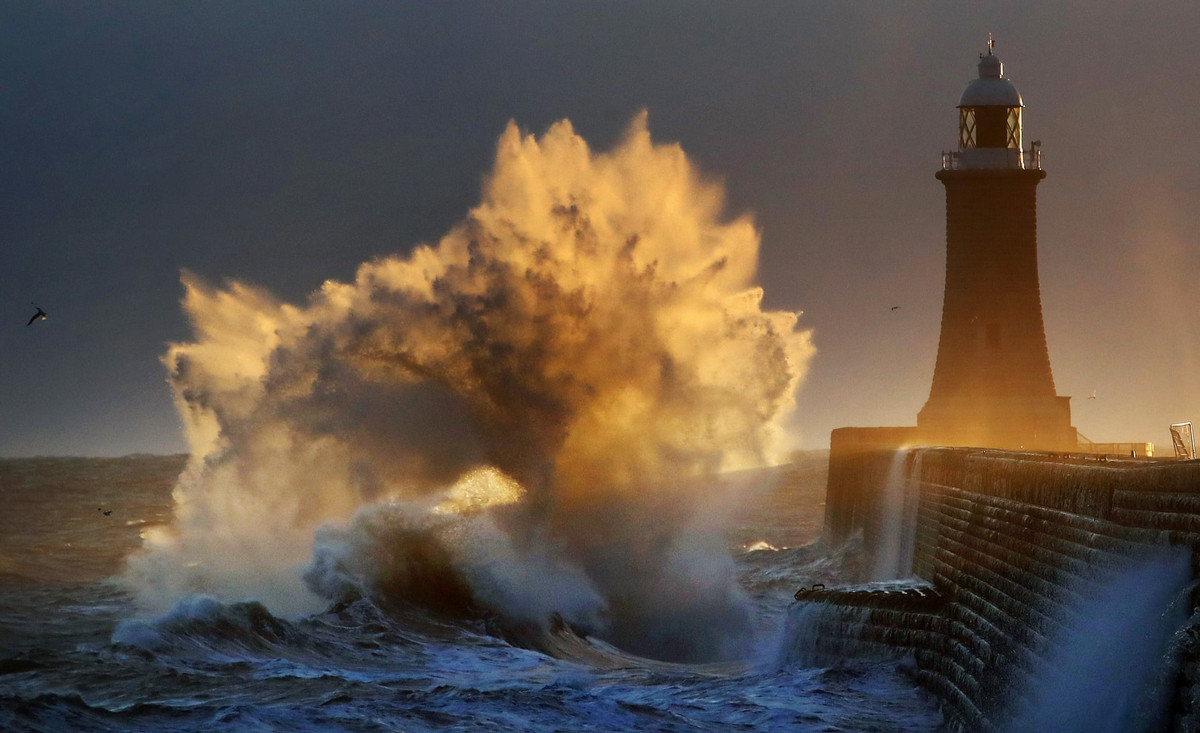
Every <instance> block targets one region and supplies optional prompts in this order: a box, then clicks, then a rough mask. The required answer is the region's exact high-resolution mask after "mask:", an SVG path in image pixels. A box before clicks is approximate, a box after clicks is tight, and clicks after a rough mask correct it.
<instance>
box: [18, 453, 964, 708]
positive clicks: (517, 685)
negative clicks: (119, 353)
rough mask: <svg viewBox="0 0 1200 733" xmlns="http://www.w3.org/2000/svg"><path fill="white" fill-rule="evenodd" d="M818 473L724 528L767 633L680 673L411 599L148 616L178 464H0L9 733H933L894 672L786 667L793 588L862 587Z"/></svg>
mask: <svg viewBox="0 0 1200 733" xmlns="http://www.w3.org/2000/svg"><path fill="white" fill-rule="evenodd" d="M825 462H826V457H825V456H824V455H823V454H813V455H808V456H804V457H802V458H801V459H800V460H799V461H798V462H797V463H795V464H792V465H791V466H788V467H782V468H779V469H772V470H770V471H766V472H762V473H761V474H760V475H759V476H758V477H757V478H755V479H754V482H755V488H754V490H753V492H752V493H751V494H750V496H751V498H752V500H751V501H747V502H745V504H744V506H742V507H741V510H740V511H739V513H738V515H737V517H736V520H737V521H736V522H735V523H734V525H733V526H732V527H731V528H730V529H729V531H728V533H727V536H728V545H729V551H730V553H731V554H732V556H733V557H734V560H735V562H736V563H737V567H738V571H739V577H740V579H741V584H742V587H743V588H744V589H745V591H746V592H747V594H748V596H749V597H750V598H751V599H752V605H753V613H754V617H755V626H756V629H757V635H756V637H755V639H754V641H753V643H752V644H750V645H749V646H748V648H747V649H746V651H745V654H744V655H743V656H744V658H743V659H741V660H739V661H733V662H723V663H719V664H718V663H710V664H679V663H668V662H661V661H655V660H650V659H645V658H640V657H637V656H634V655H631V654H629V653H626V652H623V651H622V650H620V649H617V648H615V647H613V646H611V645H609V644H607V643H605V642H603V641H601V640H599V639H596V638H593V637H587V636H584V635H582V632H580V633H577V631H578V630H573V629H571V628H570V627H568V626H567V625H566V624H562V623H556V622H554V621H553V620H551V621H550V622H549V624H548V627H547V628H521V627H519V626H513V625H505V624H497V623H496V622H495V619H492V618H488V617H487V616H485V615H477V616H471V615H470V614H466V615H464V614H462V613H456V614H442V613H439V612H438V611H436V610H433V609H432V608H431V607H430V606H429V605H414V604H410V603H406V602H405V600H404V599H403V598H400V599H396V598H393V599H390V600H391V601H392V602H390V603H386V604H379V605H377V604H376V603H375V602H372V600H369V599H366V598H358V599H347V600H344V601H342V602H339V603H334V604H331V605H330V606H329V607H328V608H327V609H326V610H325V611H324V612H321V613H317V614H312V615H308V616H303V617H298V618H283V617H279V616H276V615H273V614H272V613H271V612H270V611H269V610H268V609H267V608H266V607H265V606H263V605H262V604H260V603H259V602H257V601H256V600H255V599H253V598H248V599H246V600H244V601H242V602H237V603H223V602H219V601H217V600H214V599H213V598H210V597H206V596H191V597H186V598H184V599H182V600H180V601H179V602H178V603H177V604H176V605H175V607H174V608H173V609H172V610H171V611H170V612H168V613H166V614H164V615H160V616H156V617H147V616H143V615H139V611H138V609H137V607H136V606H135V601H134V596H133V594H132V593H131V592H130V590H129V588H128V587H127V585H126V584H125V583H124V582H122V581H121V575H122V573H123V571H124V567H125V559H126V557H127V556H128V555H129V554H130V553H132V552H136V551H137V550H138V548H139V547H140V545H141V539H140V538H141V533H142V532H144V531H145V530H147V529H148V528H151V527H155V526H160V525H165V524H168V523H169V522H170V521H171V517H172V511H173V508H172V499H171V488H172V486H173V484H174V481H175V478H176V477H177V476H178V474H179V472H180V470H181V469H182V467H183V458H182V457H161V456H134V457H126V458H118V459H77V458H65V459H64V458H37V459H20V460H6V461H0V498H2V499H3V502H2V506H3V511H2V512H0V730H4V731H9V730H13V731H24V730H32V731H76V730H81V731H82V730H147V731H151V730H152V731H159V730H169V731H191V730H213V729H224V730H250V731H276V730H279V731H326V730H334V731H340V730H346V731H425V730H446V729H452V730H545V731H552V730H553V731H575V730H594V731H626V730H655V731H658V730H664V731H691V730H705V731H728V730H799V731H924V730H936V729H937V728H938V726H939V725H940V723H941V716H940V714H939V713H938V712H937V707H936V703H935V702H934V701H933V699H932V698H930V697H929V696H928V695H926V694H925V693H923V692H922V691H920V690H919V689H917V688H916V687H915V686H914V685H913V684H912V682H911V681H910V680H909V679H908V678H907V677H906V676H905V675H904V674H903V672H902V671H901V670H899V669H898V668H897V665H896V663H894V662H891V663H875V664H871V663H862V664H848V665H846V666H842V667H839V668H837V669H829V668H819V667H805V666H801V665H800V664H797V663H794V662H791V663H789V662H783V661H781V660H784V659H787V655H786V649H787V648H788V645H789V643H790V642H789V639H787V638H786V636H785V634H784V631H783V629H784V617H785V614H786V609H787V606H788V604H789V602H790V601H791V597H792V594H793V593H794V591H795V590H796V589H797V588H798V587H800V586H802V585H811V584H812V583H814V582H825V583H833V582H836V581H837V580H839V579H840V578H843V577H846V576H847V575H848V574H851V573H853V572H857V570H856V569H855V568H854V564H855V562H856V557H855V556H854V554H853V553H852V552H848V551H845V550H838V551H830V550H829V549H828V548H825V547H823V546H822V545H821V544H820V543H818V542H817V539H818V537H819V534H820V526H821V522H822V518H823V517H822V515H823V511H824V507H823V503H822V502H823V496H824V487H825ZM108 512H111V513H108ZM375 600H376V601H378V599H375ZM381 606H383V607H381ZM384 607H386V608H384Z"/></svg>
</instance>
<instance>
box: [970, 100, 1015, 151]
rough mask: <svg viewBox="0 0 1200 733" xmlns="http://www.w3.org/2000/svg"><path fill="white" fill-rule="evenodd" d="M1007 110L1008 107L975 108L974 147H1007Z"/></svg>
mask: <svg viewBox="0 0 1200 733" xmlns="http://www.w3.org/2000/svg"><path fill="white" fill-rule="evenodd" d="M1008 110H1009V108H1008V107H976V108H975V144H976V147H980V148H1004V147H1008Z"/></svg>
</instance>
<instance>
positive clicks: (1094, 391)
mask: <svg viewBox="0 0 1200 733" xmlns="http://www.w3.org/2000/svg"><path fill="white" fill-rule="evenodd" d="M1088 399H1089V400H1094V399H1096V390H1094V389H1093V390H1092V396H1091V397H1088Z"/></svg>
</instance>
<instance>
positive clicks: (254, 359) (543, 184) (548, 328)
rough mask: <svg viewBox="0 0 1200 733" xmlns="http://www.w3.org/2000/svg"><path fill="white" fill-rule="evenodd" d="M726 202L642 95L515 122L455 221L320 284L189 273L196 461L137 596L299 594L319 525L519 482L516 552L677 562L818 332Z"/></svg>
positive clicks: (786, 399)
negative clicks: (592, 142) (526, 127)
mask: <svg viewBox="0 0 1200 733" xmlns="http://www.w3.org/2000/svg"><path fill="white" fill-rule="evenodd" d="M723 206H724V196H723V191H722V189H721V186H720V185H718V184H716V183H712V182H708V181H705V180H704V179H702V177H701V176H700V175H699V173H698V172H697V171H696V169H695V168H694V167H693V166H692V164H691V163H690V162H689V161H688V159H687V157H686V156H685V155H684V153H683V151H682V150H681V149H680V147H679V146H677V145H656V144H654V143H653V142H652V141H651V139H650V134H649V132H648V130H647V128H646V118H645V115H644V114H643V115H640V116H638V117H637V118H635V120H634V121H633V123H632V124H631V125H630V128H629V130H628V131H627V133H626V135H625V137H624V139H623V140H622V141H621V143H620V144H618V145H617V146H616V148H615V149H614V150H612V151H611V152H607V153H596V152H593V151H592V150H590V149H589V147H588V145H587V143H586V142H585V141H584V140H583V139H582V138H580V137H579V136H578V135H576V134H575V132H574V130H573V129H572V127H571V124H570V123H569V122H567V121H563V122H559V123H557V124H555V125H553V126H552V127H551V128H550V129H549V130H548V131H547V132H546V133H545V134H544V135H542V136H541V137H535V136H532V135H523V134H522V133H521V132H520V131H519V130H518V129H517V127H516V125H514V124H510V125H509V126H508V128H507V129H506V130H505V131H504V133H503V135H501V137H500V140H499V143H498V145H497V151H496V161H495V166H494V168H493V171H492V173H491V174H490V176H488V178H487V179H486V182H485V184H484V187H483V195H482V200H481V202H480V204H479V205H478V206H477V207H475V208H474V209H472V210H471V211H470V213H469V215H468V216H467V218H466V219H465V220H464V221H463V222H462V223H460V224H459V225H457V226H456V227H454V228H453V229H452V230H451V231H450V232H449V233H448V234H446V235H445V236H444V237H443V238H442V239H441V240H440V241H439V242H437V243H436V244H434V245H421V246H418V247H417V248H416V249H415V250H414V251H413V252H412V253H411V254H409V255H407V256H390V257H384V258H380V259H378V260H375V261H372V262H369V263H366V264H363V265H362V266H361V267H360V268H359V270H358V273H357V276H356V277H355V280H354V282H352V283H338V282H327V283H325V285H324V286H323V287H322V288H321V289H320V290H319V291H317V292H316V293H314V294H313V295H312V297H311V298H310V299H309V302H308V303H307V305H305V306H302V307H299V306H292V305H288V304H284V303H281V302H279V301H277V300H276V299H275V298H274V297H272V296H271V295H269V294H267V293H265V292H263V291H261V290H258V289H255V288H252V287H249V286H246V285H242V284H239V283H233V284H230V285H228V286H227V287H225V288H224V289H217V288H213V287H211V286H209V285H207V284H205V283H203V282H201V281H200V280H199V279H198V278H196V277H194V276H191V275H186V274H185V276H184V278H183V284H184V288H185V297H184V307H185V309H186V310H187V313H188V316H189V318H190V319H191V322H192V325H193V328H194V330H195V340H194V341H193V342H190V343H181V344H174V345H172V346H171V347H170V349H169V351H168V353H167V355H166V356H165V358H164V362H165V363H166V365H167V367H168V369H169V370H170V374H171V381H172V384H173V386H174V389H175V394H176V402H177V404H178V407H179V412H180V415H181V417H182V419H183V421H184V424H185V426H186V431H187V436H188V439H189V441H190V442H191V446H192V461H191V463H190V464H189V467H188V469H187V471H186V472H185V474H184V476H183V477H182V478H181V479H180V481H179V484H178V486H177V487H176V490H175V498H176V504H177V507H176V518H175V523H174V526H173V527H172V528H171V530H170V532H169V533H167V534H165V535H162V536H156V537H155V538H154V541H152V542H151V541H148V542H147V543H146V550H145V552H144V553H143V554H142V555H141V556H140V557H137V558H135V559H134V561H133V562H132V568H131V572H130V577H131V579H133V580H134V581H135V583H136V585H137V586H138V587H139V588H140V589H141V590H142V591H143V598H144V599H145V600H146V601H147V602H152V601H154V600H155V599H157V600H158V601H159V602H170V599H172V598H175V597H178V596H179V595H180V594H182V593H186V592H192V591H195V590H197V589H201V590H204V591H205V592H211V593H215V594H218V595H237V594H241V593H243V592H245V591H246V589H247V588H251V587H253V588H256V589H257V591H256V596H255V597H259V598H262V597H263V594H264V593H266V594H267V597H266V598H265V600H266V601H267V602H268V603H275V604H277V605H283V606H287V607H289V608H299V607H303V606H304V603H302V602H299V601H297V599H302V598H304V597H305V594H306V593H307V590H306V588H305V586H304V583H303V581H302V580H301V572H300V570H301V569H302V568H303V566H304V565H305V563H306V562H307V561H308V560H309V558H310V556H311V552H312V538H313V536H314V532H316V531H317V529H318V528H319V527H321V526H322V525H325V524H328V523H345V522H347V521H350V520H351V518H352V517H357V518H358V519H355V521H360V520H361V517H362V507H366V506H371V505H376V504H380V503H383V502H408V503H409V504H410V505H411V506H415V505H416V504H414V502H415V503H420V502H423V501H426V500H428V501H429V502H433V501H435V500H434V497H436V496H442V495H445V496H446V497H447V498H446V499H445V500H444V501H442V502H441V503H440V504H435V503H428V502H427V504H426V505H427V506H429V507H433V506H436V507H437V508H436V509H434V510H433V511H436V512H438V513H454V512H459V511H462V510H463V509H466V508H472V509H476V510H479V509H483V508H485V507H488V506H492V505H493V504H496V505H503V506H505V507H510V506H513V505H516V506H519V507H521V508H522V511H519V512H516V511H508V510H507V509H506V511H505V513H504V515H503V516H504V519H503V523H504V526H503V527H502V531H503V532H504V533H505V534H506V535H507V536H509V537H510V538H512V542H514V543H516V544H517V545H520V546H521V547H522V548H524V549H521V550H520V552H517V551H516V550H514V552H516V553H517V554H518V555H520V556H521V557H523V558H526V559H528V557H529V555H528V548H529V546H530V543H533V542H535V539H534V538H540V539H537V540H536V542H544V543H545V546H546V548H553V552H555V553H557V555H558V557H557V559H556V560H555V563H556V567H558V566H564V567H565V564H570V565H571V567H572V568H573V570H572V571H571V573H573V574H575V575H579V576H581V577H582V576H586V578H587V582H588V583H591V584H595V585H596V586H597V587H598V592H599V593H600V594H601V595H603V594H606V593H609V594H612V593H617V592H618V591H617V590H615V589H614V588H613V587H610V586H612V584H613V583H617V584H618V585H619V584H622V583H625V582H627V580H628V578H627V577H626V576H628V575H630V573H634V574H636V572H635V571H629V572H626V573H625V575H624V576H622V577H621V578H619V579H617V578H615V577H609V576H610V575H612V574H613V573H614V572H615V571H614V570H613V568H614V567H615V566H616V565H619V564H620V563H619V562H616V563H615V562H614V560H613V557H617V558H619V557H621V556H622V553H625V554H627V555H628V556H629V557H628V558H627V559H628V560H630V562H633V561H635V560H636V564H637V565H638V566H639V567H642V568H643V569H642V570H641V571H637V572H643V573H648V574H654V573H661V572H669V571H668V570H665V568H670V567H674V565H673V564H672V562H669V560H670V558H666V557H663V558H657V559H655V558H646V557H644V554H645V552H648V551H651V550H647V549H646V548H647V547H651V548H657V549H654V550H653V552H658V553H670V552H673V551H674V550H673V549H672V548H675V547H677V546H679V543H678V542H676V541H675V539H674V538H677V537H678V536H679V534H680V533H682V532H690V531H694V530H695V527H694V525H695V522H696V521H697V519H696V517H697V509H698V507H700V506H702V505H703V503H704V501H705V497H704V491H703V489H702V488H699V487H702V486H703V485H704V482H705V480H707V479H712V478H713V477H714V476H716V474H717V473H718V472H720V471H722V470H728V469H733V468H744V467H748V466H755V465H763V464H764V463H767V462H770V461H772V460H773V458H774V457H775V456H776V455H777V454H778V453H779V452H780V450H781V449H783V448H786V446H785V445H783V441H782V438H783V435H782V432H781V424H782V419H783V417H784V415H785V414H786V413H787V412H788V411H789V410H790V409H791V408H792V406H793V393H794V391H795V389H796V387H797V385H798V384H799V381H800V379H801V377H802V375H803V372H804V370H805V368H806V366H807V363H808V361H809V359H810V358H811V356H812V353H813V348H812V345H811V342H810V338H809V333H808V332H807V331H798V330H797V329H796V322H797V318H798V315H799V314H798V313H791V312H770V311H764V310H762V307H761V301H762V291H761V290H760V289H759V288H758V287H757V286H755V285H754V283H753V278H754V274H755V269H756V266H757V255H758V245H759V235H758V232H757V231H756V230H755V228H754V225H753V223H752V222H751V220H750V219H749V218H748V217H746V216H742V217H739V218H735V219H732V220H722V209H723ZM447 487H453V488H451V489H450V490H449V493H448V494H446V493H445V492H446V491H447ZM668 505H669V507H670V508H669V510H668V509H666V507H667V506H668ZM412 511H416V510H415V509H413V510H412ZM424 511H429V510H428V509H426V510H424ZM597 512H598V513H597ZM664 513H668V514H669V516H666V517H664V516H663V514H664ZM647 527H651V528H652V531H647V530H646V528H647ZM651 537H657V538H658V539H655V540H654V541H652V542H651V541H649V540H650V538H651ZM545 551H547V552H549V551H551V550H549V549H547V550H545ZM689 551H691V552H693V554H694V548H692V549H690V550H689ZM521 553H526V554H524V555H521ZM564 572H565V571H564ZM571 573H568V574H571ZM644 580H645V581H646V582H647V583H649V584H653V583H655V582H657V580H656V579H655V578H650V577H647V578H644ZM659 585H660V586H662V584H661V583H660V584H659ZM668 585H669V583H668ZM677 585H679V587H680V589H681V590H680V592H681V593H684V594H687V593H691V592H692V591H689V590H688V589H687V583H686V582H681V583H678V584H677ZM693 590H696V589H693ZM589 592H590V591H589ZM638 592H640V591H637V590H634V589H629V588H622V589H621V590H620V591H619V594H621V595H622V597H623V598H624V599H625V600H624V602H625V603H626V604H634V605H636V602H635V601H630V600H629V598H628V596H629V595H630V594H634V595H636V594H637V593H638ZM697 592H698V591H697ZM705 592H707V591H705ZM271 594H274V595H271ZM506 597H507V596H506ZM589 597H590V596H589ZM309 598H310V600H311V601H313V602H314V603H315V602H317V601H318V600H319V599H316V598H315V597H314V596H311V594H309Z"/></svg>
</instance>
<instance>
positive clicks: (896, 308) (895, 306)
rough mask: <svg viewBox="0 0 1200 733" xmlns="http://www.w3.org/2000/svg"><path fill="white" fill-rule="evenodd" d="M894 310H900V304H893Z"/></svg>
mask: <svg viewBox="0 0 1200 733" xmlns="http://www.w3.org/2000/svg"><path fill="white" fill-rule="evenodd" d="M892 310H894V311H898V310H900V306H898V305H893V306H892Z"/></svg>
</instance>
